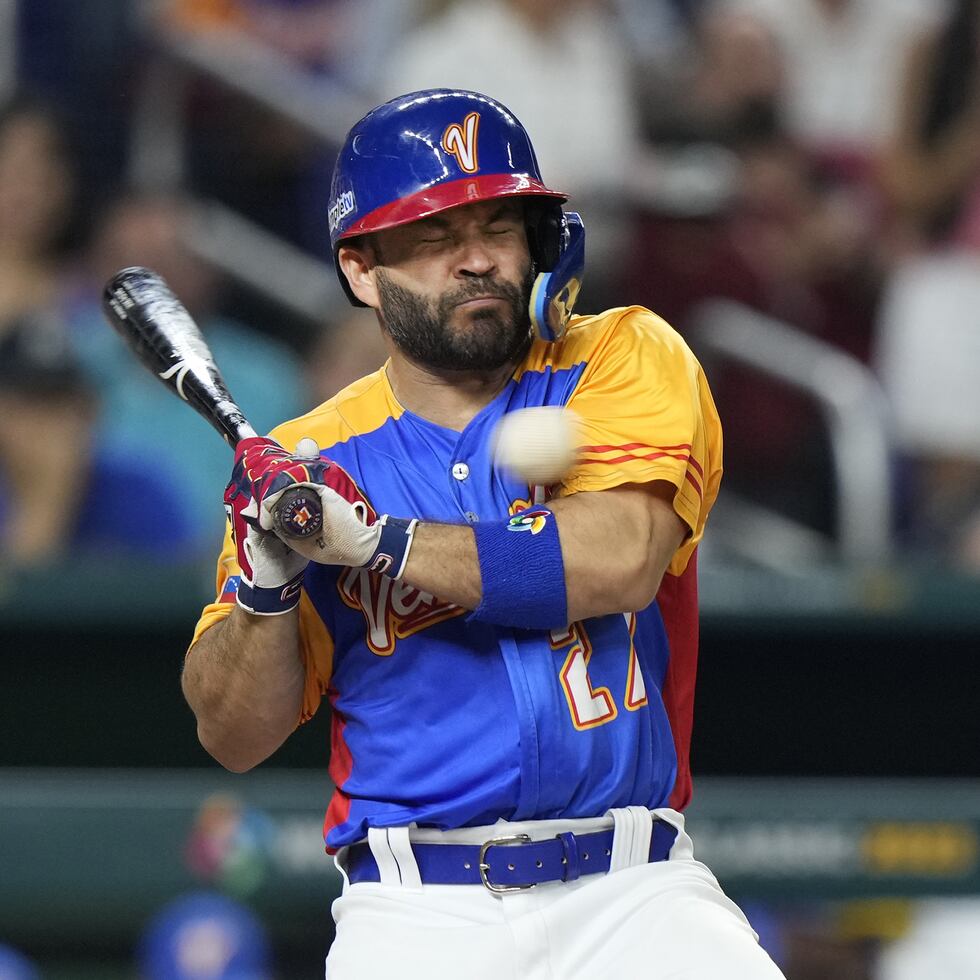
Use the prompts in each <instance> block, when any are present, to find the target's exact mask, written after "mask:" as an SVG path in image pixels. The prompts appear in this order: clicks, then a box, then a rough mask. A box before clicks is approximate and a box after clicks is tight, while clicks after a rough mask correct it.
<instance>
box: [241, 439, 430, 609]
mask: <svg viewBox="0 0 980 980" xmlns="http://www.w3.org/2000/svg"><path fill="white" fill-rule="evenodd" d="M303 443H305V444H307V445H304V446H303V455H302V456H300V455H290V454H289V453H287V452H286V450H285V449H283V448H282V446H280V445H278V443H276V442H273V441H272V440H271V439H262V438H255V439H245V440H243V441H242V442H241V443H239V445H238V449H237V451H236V455H235V470H234V472H233V474H232V481H231V483H230V484H229V485H228V489H227V490H226V491H225V502H226V504H228V505H229V506H230V507H231V509H232V512H233V514H234V513H236V508H235V505H236V502H240V504H241V506H240V509H239V510H238V511H237V520H238V523H239V524H240V525H243V526H244V528H245V533H244V536H243V541H244V545H243V546H242V547H239V549H238V550H239V561H240V562H241V560H242V558H243V557H244V558H245V560H246V562H248V561H249V560H250V557H251V555H250V554H249V552H252V553H253V554H256V555H259V556H260V559H261V561H262V562H263V571H266V570H268V572H269V576H268V577H269V578H279V579H283V576H285V575H286V574H287V573H288V572H292V573H293V577H291V578H287V579H283V581H276V582H270V583H269V584H267V583H266V581H265V578H266V576H264V575H263V576H262V577H261V581H259V580H256V579H254V578H252V581H253V582H254V583H256V584H259V585H261V587H262V588H267V589H270V590H271V592H273V593H275V594H274V595H271V594H270V595H268V596H267V598H268V599H269V600H270V602H269V603H266V602H262V603H260V605H261V606H262V607H263V608H262V609H261V610H259V609H255V603H254V602H253V603H252V608H253V609H255V611H264V612H269V611H272V612H287V611H288V610H289V609H291V608H292V607H293V606H295V604H296V603H297V602H298V601H299V585H300V583H301V581H302V577H303V571H304V569H305V567H306V563H307V562H308V561H309V560H313V561H317V562H320V563H321V564H326V565H345V566H350V567H355V568H356V567H367V568H369V569H371V570H372V571H375V572H380V573H382V574H385V575H388V576H390V577H392V578H398V577H400V576H401V574H402V572H403V571H404V568H405V564H406V562H407V560H408V552H409V549H410V547H411V543H412V536H413V534H414V532H415V526H416V525H417V523H418V521H415V520H412V521H404V520H400V519H398V518H393V517H390V516H389V515H387V514H383V515H381V517H380V518H379V517H378V515H377V514H376V513H375V511H374V508H373V507H372V506H371V504H370V503H369V502H368V500H367V498H366V497H365V496H364V494H363V493H361V491H360V490H359V489H358V487H357V485H356V484H355V483H354V481H353V480H352V479H351V478H350V476H349V475H348V474H347V472H346V471H345V470H344V469H343V468H342V467H341V466H338V465H337V464H336V463H334V462H333V461H332V460H329V459H327V458H326V457H324V456H320V454H319V448H318V447H317V446H316V444H315V443H314V442H313V440H302V443H301V445H302V444H303ZM297 486H301V487H306V488H308V489H311V490H313V491H314V492H315V493H316V494H317V496H318V497H319V498H320V503H321V507H322V509H323V528H322V530H321V532H320V533H319V534H318V535H314V536H312V537H309V538H289V539H288V545H287V544H284V543H283V541H281V540H280V539H279V538H278V537H277V536H276V534H275V532H276V521H275V518H274V513H275V508H276V504H277V503H278V501H279V499H280V498H281V497H282V495H283V494H284V493H285V492H286V491H287V490H289V489H291V488H293V487H297ZM233 527H234V525H233ZM235 530H236V531H237V528H235ZM260 535H261V537H262V547H261V549H259V548H258V547H257V541H256V538H258V537H259V536H260ZM266 539H272V540H273V541H274V542H276V543H278V544H279V545H282V547H284V548H285V549H286V551H287V552H289V553H291V554H292V555H293V556H294V558H293V559H288V560H285V561H283V560H282V558H281V555H282V553H281V551H279V550H278V549H277V548H276V547H275V546H274V545H273V544H272V543H269V542H267V541H266ZM237 541H238V537H236V542H237ZM250 542H251V543H250ZM243 551H244V552H245V554H244V555H243V554H242V552H243ZM300 562H301V563H302V567H300ZM251 567H253V568H254V566H251ZM242 581H243V583H245V581H246V571H245V565H244V564H243V565H242ZM294 591H295V596H294V595H293V592H294ZM252 592H253V595H252V597H251V598H252V599H254V598H255V596H254V592H255V588H254V585H253V589H252ZM247 599H249V595H248V592H247V590H246V600H247ZM239 602H240V603H241V604H243V605H244V604H245V603H243V602H242V597H241V589H240V590H239ZM290 603H291V604H290ZM269 604H271V605H272V606H275V607H276V608H274V609H271V610H270V609H267V608H265V607H266V606H267V605H269ZM283 606H284V607H285V608H283ZM246 608H249V607H248V606H246Z"/></svg>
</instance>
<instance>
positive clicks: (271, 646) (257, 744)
mask: <svg viewBox="0 0 980 980" xmlns="http://www.w3.org/2000/svg"><path fill="white" fill-rule="evenodd" d="M303 683H304V674H303V665H302V660H301V658H300V654H299V646H298V613H297V612H296V611H295V610H294V611H292V612H290V613H287V614H285V615H283V616H253V615H250V614H248V613H246V612H245V611H244V610H243V609H240V608H237V607H236V608H235V609H234V610H232V612H231V614H230V615H229V617H228V618H227V619H226V620H225V621H224V622H223V623H219V624H217V625H215V626H213V627H211V629H209V630H208V631H207V632H206V633H204V635H203V636H202V637H201V638H200V639H199V640H198V642H197V643H196V644H195V645H194V647H193V648H192V649H191V651H190V652H189V654H188V656H187V660H186V663H185V665H184V673H183V677H182V686H183V690H184V696H185V697H186V698H187V703H188V704H189V705H190V707H191V710H192V711H193V712H194V715H195V717H196V718H197V731H198V738H199V739H200V741H201V744H202V745H203V746H204V748H205V749H207V751H208V752H209V753H210V754H211V755H212V756H214V758H215V759H217V761H218V762H220V763H221V764H222V765H223V766H225V768H227V769H231V770H233V771H235V772H244V771H245V770H247V769H251V768H252V767H253V766H256V765H258V764H259V763H260V762H262V761H263V760H264V759H267V758H268V757H269V756H270V755H271V754H272V753H273V752H274V751H275V750H276V749H277V748H278V747H279V746H280V745H281V744H282V743H283V742H284V741H285V740H286V739H287V738H288V737H289V735H290V734H291V733H292V731H293V730H294V729H295V727H296V724H297V722H298V720H299V715H300V710H301V706H302V699H303Z"/></svg>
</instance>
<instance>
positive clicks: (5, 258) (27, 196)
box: [0, 96, 75, 336]
mask: <svg viewBox="0 0 980 980" xmlns="http://www.w3.org/2000/svg"><path fill="white" fill-rule="evenodd" d="M74 197H75V179H74V160H73V157H72V155H71V150H70V149H69V146H68V141H67V139H66V137H65V135H64V127H63V125H62V123H61V121H60V119H59V118H58V117H57V116H56V114H55V113H54V111H53V110H52V109H50V108H49V107H48V106H47V105H45V104H44V103H41V102H38V101H34V100H32V99H30V98H27V97H23V96H20V97H15V98H14V99H13V100H11V101H10V102H7V103H6V104H5V105H3V106H0V336H2V335H3V333H4V332H6V330H7V329H9V328H10V326H11V325H12V324H13V323H15V322H16V321H17V320H18V319H19V318H20V317H22V316H24V315H25V314H28V313H31V312H34V311H38V310H48V311H54V310H55V309H56V308H57V307H58V305H59V303H60V290H61V284H62V280H63V277H64V274H65V268H66V263H67V258H68V254H69V250H68V243H69V239H70V234H71V231H72V217H73V204H74Z"/></svg>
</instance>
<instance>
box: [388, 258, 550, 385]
mask: <svg viewBox="0 0 980 980" xmlns="http://www.w3.org/2000/svg"><path fill="white" fill-rule="evenodd" d="M376 281H377V284H378V297H379V300H380V304H381V323H382V326H383V328H384V330H385V331H387V333H388V335H389V336H390V337H391V339H392V340H393V341H394V342H395V343H396V344H397V345H398V348H399V349H400V350H401V351H402V352H403V353H404V354H406V355H407V356H408V357H409V358H411V359H412V360H413V361H415V362H416V363H418V364H421V365H423V366H424V367H428V368H432V369H434V370H442V371H493V370H496V369H497V368H500V367H503V366H504V365H505V364H508V363H516V362H517V361H518V359H519V358H520V357H521V356H522V355H523V354H524V352H525V351H526V350H527V348H528V346H529V345H530V343H531V317H530V312H529V309H528V302H529V300H530V297H531V287H532V285H533V284H534V266H533V265H531V266H529V268H528V272H527V275H526V276H525V277H524V279H523V280H522V282H521V283H520V284H515V283H511V282H507V281H505V280H503V279H498V278H493V279H484V278H479V279H472V280H469V281H468V282H465V283H463V284H461V285H460V286H459V288H458V289H453V290H451V291H449V292H447V293H444V294H443V295H442V296H441V297H440V298H439V299H438V300H437V301H432V300H429V299H426V297H424V296H420V295H419V294H418V293H415V292H413V291H412V290H410V289H407V288H406V287H404V286H399V285H398V284H397V283H394V282H392V281H391V278H390V276H388V274H387V272H386V271H385V270H384V269H378V270H377V280H376ZM479 296H496V297H499V298H500V299H502V300H504V301H505V302H506V309H505V310H503V311H502V310H500V309H499V308H497V307H488V308H486V309H479V310H475V311H474V312H472V313H469V314H467V315H466V316H465V317H463V320H464V321H465V322H463V323H457V322H454V314H455V313H456V307H457V306H458V304H460V303H463V302H466V300H468V299H475V298H477V297H479ZM456 319H457V320H458V319H459V318H458V317H457V318H456Z"/></svg>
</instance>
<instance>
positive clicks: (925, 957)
mask: <svg viewBox="0 0 980 980" xmlns="http://www.w3.org/2000/svg"><path fill="white" fill-rule="evenodd" d="M978 936H980V900H977V899H969V898H960V899H933V900H930V901H923V902H920V903H919V907H918V910H917V912H916V914H915V917H914V919H913V922H912V928H911V929H910V930H909V932H908V934H907V935H905V936H903V937H902V938H901V939H898V940H897V941H895V942H894V943H892V944H891V945H890V946H887V947H885V949H884V950H883V951H882V953H881V956H880V959H879V962H878V965H877V968H876V970H875V973H874V977H875V980H924V978H926V977H929V978H931V977H936V978H939V977H942V978H943V980H973V978H975V977H980V942H978V938H977V937H978Z"/></svg>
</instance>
